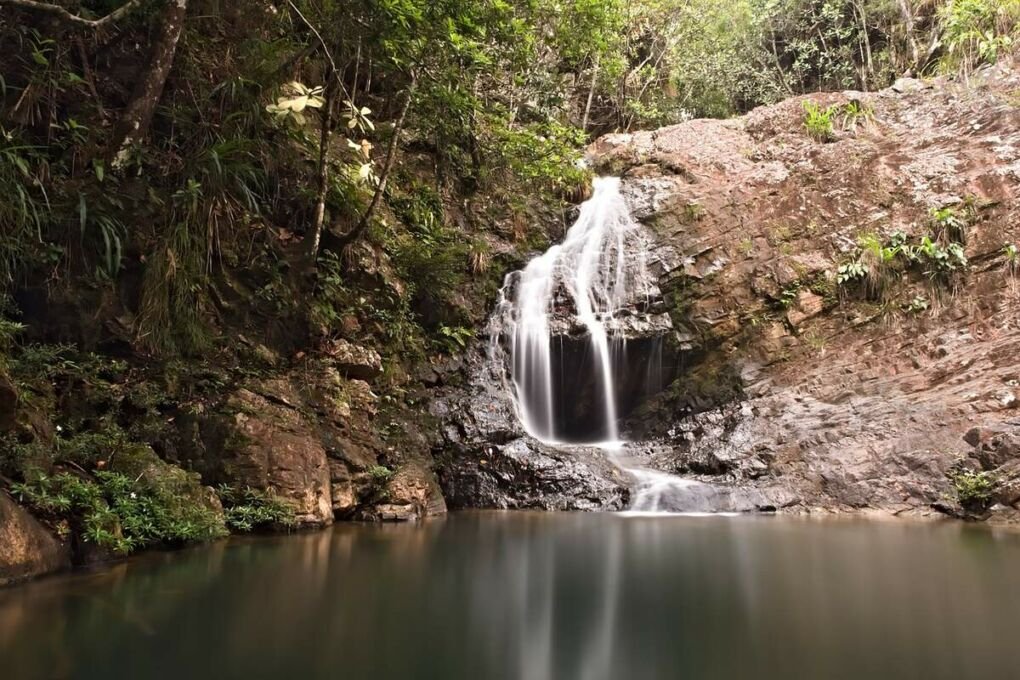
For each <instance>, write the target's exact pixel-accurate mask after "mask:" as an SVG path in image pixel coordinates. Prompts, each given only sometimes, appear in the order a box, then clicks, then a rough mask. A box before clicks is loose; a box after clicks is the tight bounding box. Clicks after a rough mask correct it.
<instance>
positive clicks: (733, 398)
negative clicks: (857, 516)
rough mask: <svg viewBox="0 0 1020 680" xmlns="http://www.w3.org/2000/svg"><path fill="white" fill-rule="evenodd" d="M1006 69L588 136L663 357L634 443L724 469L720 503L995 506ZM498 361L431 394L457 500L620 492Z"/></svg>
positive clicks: (1006, 459) (1016, 352)
mask: <svg viewBox="0 0 1020 680" xmlns="http://www.w3.org/2000/svg"><path fill="white" fill-rule="evenodd" d="M1018 93H1020V76H1018V74H1017V71H1016V69H1015V68H1014V67H1013V66H1012V65H1003V66H1000V67H998V68H994V69H986V70H984V71H982V72H980V73H978V74H976V75H975V76H974V77H973V78H972V79H971V81H970V82H969V83H968V84H962V83H955V82H948V81H941V80H936V81H933V82H921V81H917V80H910V79H904V80H901V81H899V82H898V83H897V84H896V85H895V86H894V87H893V88H891V89H889V90H886V91H882V92H877V93H861V92H841V93H829V94H819V95H811V96H807V97H799V98H795V99H791V100H789V101H786V102H783V103H781V104H779V105H776V106H771V107H765V108H761V109H758V110H755V111H753V112H751V113H750V114H749V115H747V116H744V117H742V118H737V119H732V120H694V121H690V122H686V123H683V124H680V125H675V126H672V127H667V128H663V129H660V130H655V131H651V132H641V133H635V134H618V135H608V136H606V137H604V138H602V139H600V140H598V142H597V143H595V144H594V145H593V147H592V149H591V154H590V155H591V160H592V162H593V164H594V165H595V166H596V167H597V168H598V170H599V172H600V173H602V174H615V175H620V176H622V178H623V180H624V190H625V193H626V195H627V196H628V200H629V203H630V205H631V208H632V210H633V211H634V213H635V216H636V217H637V218H638V219H639V220H640V221H641V222H642V224H643V225H644V226H645V228H646V229H647V231H648V233H649V234H650V235H651V236H652V238H653V240H654V246H653V250H652V253H653V257H652V262H651V263H650V266H652V267H653V268H654V269H655V270H656V272H657V273H658V276H659V286H660V288H661V289H662V291H663V295H662V298H661V299H660V300H657V301H656V302H655V304H656V305H658V306H659V307H661V309H662V310H664V311H667V312H668V313H669V314H670V316H671V318H672V321H673V326H674V330H673V332H672V334H671V335H670V337H669V342H670V344H671V347H672V348H673V349H674V350H675V351H676V352H677V355H678V357H679V361H678V365H677V366H676V367H675V371H676V373H675V377H676V380H675V382H673V383H672V385H671V386H670V387H668V388H667V389H666V390H664V391H663V392H662V393H660V394H659V395H658V396H656V397H654V398H652V399H650V400H648V401H646V402H645V403H644V404H643V405H642V406H641V407H640V408H639V409H637V410H636V411H635V412H634V413H633V414H632V416H631V417H630V419H629V439H631V440H634V441H640V442H645V443H644V444H642V445H640V446H637V447H636V449H637V451H638V455H639V457H640V458H641V459H642V461H643V462H644V463H645V464H647V465H649V466H651V467H654V468H658V469H660V470H664V471H668V472H674V473H678V474H682V475H685V476H689V477H694V478H696V479H700V480H703V481H707V482H710V483H711V484H713V485H715V486H717V487H719V488H720V490H721V491H723V493H721V494H720V498H721V499H723V500H721V501H720V503H721V506H724V507H720V509H755V508H758V509H770V510H771V509H781V510H785V511H794V512H798V511H810V510H826V511H859V510H879V511H884V512H888V513H893V514H910V515H931V514H936V513H939V512H944V513H950V514H958V515H968V516H979V517H987V516H989V514H994V515H995V516H998V517H1010V516H1012V514H1014V513H1015V510H1016V503H1017V501H1018V500H1020V496H1018V494H1017V491H1016V490H1017V488H1018V485H1017V482H1016V481H1015V479H1016V477H1017V472H1018V466H1020V461H1018V460H1017V458H1016V456H1017V454H1018V453H1020V452H1018V448H1017V442H1018V434H1020V410H1018V408H1020V372H1018V371H1020V367H1018V363H1017V362H1018V358H1020V328H1018V325H1020V321H1018V316H1017V311H1018V308H1020V307H1018V304H1020V302H1018V300H1020V298H1018V292H1017V291H1018V283H1017V275H1018V271H1020V268H1018V262H1017V255H1016V246H1015V244H1017V243H1018V242H1020V220H1018V210H1017V207H1016V199H1017V197H1018V195H1020V110H1018V108H1017V105H1018ZM818 116H821V118H822V120H821V122H819V121H818V120H817V117H818ZM813 118H814V120H812V119H813ZM1011 246H1012V247H1011ZM670 377H674V376H673V375H671V376H670ZM492 383H493V378H492V376H485V377H482V378H479V379H476V380H475V387H474V391H473V396H471V397H470V398H469V399H468V402H467V403H468V404H471V405H470V406H467V405H464V404H462V405H461V406H460V410H459V411H458V412H457V413H456V414H454V415H453V417H452V418H448V420H449V421H450V422H451V423H452V425H451V426H450V427H448V428H447V438H448V441H447V446H449V447H452V448H453V449H454V450H456V451H459V455H455V456H454V457H453V460H452V461H451V463H450V464H448V465H447V466H446V467H445V468H444V484H445V487H446V490H447V493H448V498H449V499H451V500H452V501H453V503H454V505H457V506H464V505H474V504H483V505H495V506H510V507H514V506H518V505H525V506H551V507H590V506H601V507H617V506H618V505H619V504H620V503H621V502H622V501H621V499H622V498H623V497H624V496H623V494H625V493H626V491H625V487H626V486H627V482H626V480H621V479H619V477H618V476H617V474H615V473H614V471H612V470H605V469H603V468H602V467H601V465H600V464H599V463H593V462H590V461H592V460H598V457H597V455H594V454H591V452H586V451H579V452H578V455H575V456H569V455H568V456H567V459H568V460H566V461H558V462H557V456H562V453H559V454H557V453H553V452H549V451H547V450H544V449H543V447H541V446H539V445H537V444H535V443H534V442H530V441H529V440H528V439H527V438H526V437H522V433H521V432H520V431H519V429H515V427H514V425H513V423H512V418H510V417H509V416H508V412H507V410H506V408H507V407H506V405H505V404H503V403H501V402H500V398H501V397H500V395H499V394H493V393H492V389H491V386H492ZM441 403H442V402H441ZM439 410H440V412H441V413H440V415H449V411H450V409H449V408H448V407H447V406H446V405H443V406H441V407H440V409H439ZM965 435H966V439H965ZM577 467H581V468H583V470H581V471H577V470H576V469H575V468H577ZM564 478H566V479H564ZM620 487H623V488H624V490H623V491H622V492H620V491H619V489H620ZM536 489H541V490H542V491H543V495H542V497H541V498H538V497H536V492H535V490H536ZM550 492H551V497H552V498H554V499H555V500H552V501H550V500H548V498H549V497H550V496H548V495H544V494H548V493H550ZM564 496H566V497H567V498H568V499H572V500H565V499H564Z"/></svg>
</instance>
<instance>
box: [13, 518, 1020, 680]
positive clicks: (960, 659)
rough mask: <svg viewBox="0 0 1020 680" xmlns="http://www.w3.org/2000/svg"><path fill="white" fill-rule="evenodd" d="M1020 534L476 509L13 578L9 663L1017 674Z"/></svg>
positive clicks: (35, 671)
mask: <svg viewBox="0 0 1020 680" xmlns="http://www.w3.org/2000/svg"><path fill="white" fill-rule="evenodd" d="M1018 614H1020V536H1018V535H1016V534H1013V533H1008V532H993V531H990V530H987V529H982V528H975V527H968V526H964V525H961V524H938V525H928V524H906V523H891V522H881V523H880V522H864V521H809V520H801V519H784V518H770V517H759V518H755V517H734V518H718V517H713V518H684V517H673V518H663V517H657V518H644V517H642V518H635V517H631V518H624V517H620V516H617V515H609V514H532V513H518V514H505V513H467V514H458V515H454V516H451V517H449V518H447V519H445V520H440V521H436V522H431V523H427V524H424V525H418V526H361V525H341V526H337V527H336V528H335V529H333V530H331V531H327V532H323V533H316V534H303V535H295V536H287V537H278V538H260V539H252V540H240V541H232V542H224V543H221V544H217V545H214V546H210V547H204V548H199V549H194V550H189V551H183V552H177V553H166V554H159V555H149V556H143V557H141V558H139V559H136V560H132V561H128V562H126V563H123V564H119V565H116V566H114V567H111V568H106V569H104V570H102V571H98V572H92V573H86V574H74V575H69V576H64V577H55V578H50V579H45V580H42V581H39V582H36V583H32V584H28V585H24V586H19V587H15V588H10V589H7V590H0V678H3V679H4V680H19V679H21V678H89V679H91V678H95V679H97V680H98V679H103V680H109V679H112V678H173V679H174V680H185V679H194V678H199V679H201V678H288V679H293V680H298V679H301V680H304V679H307V678H345V679H357V680H360V679H362V678H364V679H380V678H436V679H437V680H438V679H440V678H441V679H443V680H456V679H461V678H464V679H471V680H475V679H483V680H484V679H499V678H523V679H529V680H530V679H532V678H533V679H536V680H537V679H543V678H545V679H550V680H568V679H573V678H579V679H580V678H592V679H596V678H613V679H617V678H619V679H642V678H686V679H693V680H699V679H711V678H728V679H729V678H734V679H736V678H765V679H769V680H771V679H773V678H774V679H777V680H778V679H780V678H782V679H783V680H799V679H840V678H848V679H849V678H854V679H861V678H868V679H883V678H895V679H900V678H918V679H924V680H932V679H938V678H946V679H950V678H952V679H953V680H960V679H961V678H992V677H994V678H1016V677H1020V632H1018V631H1020V629H1018V627H1017V616H1018Z"/></svg>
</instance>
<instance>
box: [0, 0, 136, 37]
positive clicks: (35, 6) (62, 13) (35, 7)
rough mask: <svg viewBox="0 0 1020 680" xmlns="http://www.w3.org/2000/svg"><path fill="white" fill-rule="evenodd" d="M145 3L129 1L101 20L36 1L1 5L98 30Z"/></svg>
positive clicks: (1, 2) (2, 0)
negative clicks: (47, 15) (48, 15)
mask: <svg viewBox="0 0 1020 680" xmlns="http://www.w3.org/2000/svg"><path fill="white" fill-rule="evenodd" d="M143 1H144V0H128V2H126V3H124V4H123V5H121V6H120V7H118V8H117V9H115V10H113V11H112V12H110V13H109V14H107V15H106V16H105V17H102V18H100V19H86V18H84V17H80V16H78V15H77V14H72V13H71V12H69V11H67V9H65V8H63V7H61V6H60V5H51V4H50V3H48V2H36V1H35V0H0V5H9V6H11V7H20V8H21V9H27V10H31V11H34V12H44V13H46V14H51V15H53V16H55V17H57V18H59V19H61V20H63V21H66V22H68V23H70V24H74V25H75V26H82V27H84V28H91V29H93V30H98V29H100V28H103V27H104V26H106V25H107V24H112V23H116V22H117V21H119V20H120V19H122V18H124V17H125V16H127V15H128V14H130V13H131V12H133V11H135V10H136V9H138V7H139V6H140V5H141V4H142V2H143Z"/></svg>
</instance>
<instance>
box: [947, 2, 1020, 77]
mask: <svg viewBox="0 0 1020 680" xmlns="http://www.w3.org/2000/svg"><path fill="white" fill-rule="evenodd" d="M938 18H939V23H940V24H941V33H942V41H943V43H944V44H945V47H946V50H945V56H944V57H943V58H942V61H941V64H940V66H941V68H942V69H943V70H944V71H950V72H956V71H961V72H963V73H964V74H967V73H969V72H970V71H972V70H973V69H974V68H976V67H977V66H979V65H981V64H986V63H995V61H996V60H997V59H998V58H999V55H1000V54H1002V53H1004V52H1005V51H1006V50H1007V49H1008V48H1009V47H1011V46H1012V44H1013V42H1014V39H1015V34H1016V30H1017V25H1018V23H1020V2H1018V1H1017V0H948V1H947V2H944V3H941V4H940V6H939V9H938Z"/></svg>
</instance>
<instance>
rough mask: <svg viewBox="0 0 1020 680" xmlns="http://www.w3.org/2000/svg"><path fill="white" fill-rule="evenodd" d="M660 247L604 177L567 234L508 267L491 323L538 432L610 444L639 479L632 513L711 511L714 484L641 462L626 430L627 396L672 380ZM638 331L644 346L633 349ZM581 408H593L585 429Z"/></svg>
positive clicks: (519, 403) (501, 359)
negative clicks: (652, 262)
mask: <svg viewBox="0 0 1020 680" xmlns="http://www.w3.org/2000/svg"><path fill="white" fill-rule="evenodd" d="M648 251H649V240H648V239H647V238H646V236H645V235H644V233H643V231H642V229H641V227H640V226H639V225H638V223H637V222H636V221H635V220H634V219H633V217H632V216H631V213H630V210H629V208H628V206H627V202H626V200H625V199H624V196H623V194H622V193H621V182H620V180H619V179H618V178H614V177H602V178H599V179H596V180H595V183H594V191H593V194H592V197H591V198H590V199H589V200H588V201H586V202H585V203H584V204H582V205H581V208H580V214H579V215H578V218H577V221H576V222H575V223H574V224H573V226H571V227H570V229H569V230H568V231H567V234H566V236H565V238H564V240H563V243H561V244H560V245H556V246H553V247H551V248H549V250H547V251H546V252H545V253H544V254H542V255H541V256H539V257H536V258H535V259H533V260H532V261H531V262H529V263H528V265H527V266H526V267H525V268H524V269H523V270H521V271H518V272H513V273H512V274H510V275H509V276H507V278H506V281H505V283H504V285H503V289H502V291H501V293H500V301H499V305H498V306H497V308H496V311H495V313H494V314H493V316H492V318H491V320H490V327H489V338H490V346H489V352H490V360H491V362H492V364H491V365H492V367H493V369H494V370H495V372H496V374H497V375H499V376H500V377H501V379H502V380H503V382H504V388H505V389H506V390H507V392H508V393H509V394H510V396H511V398H512V400H513V403H514V406H515V408H516V411H517V415H518V418H519V419H520V422H521V424H522V425H523V427H524V429H525V430H526V431H527V432H528V434H529V435H531V436H532V437H534V438H536V439H538V440H539V441H541V442H543V443H545V444H547V445H552V446H558V447H563V446H572V445H578V444H587V445H595V446H599V447H600V448H603V449H607V450H608V451H609V455H610V457H611V458H612V460H613V461H614V463H615V464H616V465H617V466H618V467H620V468H622V469H623V470H625V471H626V472H628V473H629V474H630V475H631V477H632V478H633V479H634V482H635V485H634V488H633V490H632V503H631V512H634V513H648V512H652V513H655V512H676V511H681V512H688V513H689V512H695V513H701V512H704V511H706V510H712V509H715V508H716V507H718V502H717V498H716V496H717V494H718V492H717V490H715V488H714V487H711V486H709V485H707V484H702V483H700V482H695V481H691V480H686V479H682V478H680V477H676V476H674V475H670V474H667V473H664V472H659V471H657V470H652V469H649V468H647V467H644V466H642V465H640V464H638V463H636V462H634V459H633V451H628V450H627V447H626V445H625V443H624V442H623V441H621V438H620V432H619V424H618V418H619V417H620V416H621V415H626V414H625V413H621V408H620V405H621V403H622V402H627V404H629V405H630V406H633V403H634V401H635V400H636V399H637V400H639V399H640V398H641V396H642V395H647V394H648V393H652V392H655V391H657V390H658V389H661V387H662V386H663V375H662V374H663V373H664V368H663V365H662V359H661V348H662V342H661V338H662V336H663V335H664V334H666V333H668V332H670V330H671V328H672V326H671V324H670V322H669V320H668V317H667V316H666V315H664V314H652V313H650V312H649V307H650V302H651V300H652V299H653V298H658V297H660V292H659V289H658V286H657V282H656V281H655V279H654V278H653V277H652V276H651V275H650V272H649V270H648V267H647V262H646V260H647V253H648ZM642 332H643V333H644V334H645V337H644V338H643V339H642ZM649 337H650V338H651V340H649ZM628 338H629V339H630V340H631V342H634V341H635V339H636V338H637V339H642V340H643V342H645V343H646V344H645V345H644V351H643V352H640V353H639V352H634V353H633V355H630V356H629V355H628V347H627V343H628ZM635 383H637V384H635ZM624 384H626V385H627V387H626V389H621V388H622V386H623V385H624ZM635 394H636V395H638V396H637V397H635ZM627 404H625V405H627ZM579 409H580V410H582V411H588V412H589V413H587V417H586V418H584V419H582V420H581V421H580V422H581V426H580V427H579V426H578V423H577V418H576V411H577V410H579ZM572 418H573V420H572ZM579 429H580V430H582V431H581V432H580V433H578V430H579Z"/></svg>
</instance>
